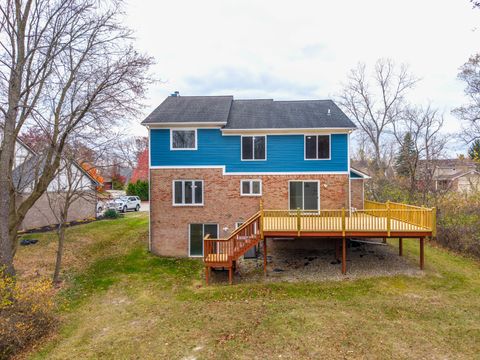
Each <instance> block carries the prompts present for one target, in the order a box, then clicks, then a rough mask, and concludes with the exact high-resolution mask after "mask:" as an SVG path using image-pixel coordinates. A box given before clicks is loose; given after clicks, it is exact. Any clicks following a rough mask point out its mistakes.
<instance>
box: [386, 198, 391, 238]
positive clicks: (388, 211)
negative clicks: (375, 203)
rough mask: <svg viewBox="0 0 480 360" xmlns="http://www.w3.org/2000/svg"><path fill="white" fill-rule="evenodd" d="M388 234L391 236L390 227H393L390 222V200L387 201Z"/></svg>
mask: <svg viewBox="0 0 480 360" xmlns="http://www.w3.org/2000/svg"><path fill="white" fill-rule="evenodd" d="M386 205H387V236H388V237H390V229H391V224H390V201H387V203H386Z"/></svg>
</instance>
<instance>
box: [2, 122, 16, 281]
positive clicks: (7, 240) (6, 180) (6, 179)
mask: <svg viewBox="0 0 480 360" xmlns="http://www.w3.org/2000/svg"><path fill="white" fill-rule="evenodd" d="M3 136H4V139H3V141H2V148H1V151H0V174H1V176H0V267H4V268H5V273H6V274H7V275H10V276H14V275H15V268H14V266H13V254H14V251H13V250H14V248H15V243H14V240H15V238H16V236H15V238H13V239H12V236H11V233H10V221H11V217H10V210H11V207H12V206H14V204H12V196H11V194H12V192H11V187H12V185H11V184H12V182H11V174H12V170H11V169H12V157H13V156H14V155H13V154H14V152H15V150H14V149H15V141H14V139H13V131H12V129H11V127H8V128H7V127H6V126H5V128H4V133H3Z"/></svg>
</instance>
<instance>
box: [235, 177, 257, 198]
mask: <svg viewBox="0 0 480 360" xmlns="http://www.w3.org/2000/svg"><path fill="white" fill-rule="evenodd" d="M240 195H244V196H260V195H262V181H261V180H242V181H240Z"/></svg>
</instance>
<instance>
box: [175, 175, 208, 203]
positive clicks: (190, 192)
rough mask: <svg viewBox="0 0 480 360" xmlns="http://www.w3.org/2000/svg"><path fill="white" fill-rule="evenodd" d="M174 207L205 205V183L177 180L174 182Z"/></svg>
mask: <svg viewBox="0 0 480 360" xmlns="http://www.w3.org/2000/svg"><path fill="white" fill-rule="evenodd" d="M173 205H179V206H180V205H192V206H193V205H196V206H199V205H203V181H202V180H175V181H174V182H173Z"/></svg>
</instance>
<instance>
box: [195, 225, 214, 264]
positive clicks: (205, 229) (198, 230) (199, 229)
mask: <svg viewBox="0 0 480 360" xmlns="http://www.w3.org/2000/svg"><path fill="white" fill-rule="evenodd" d="M207 234H210V238H212V239H216V238H218V224H190V239H189V241H190V244H189V249H190V251H189V255H190V256H203V238H204V237H205V236H206V235H207Z"/></svg>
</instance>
